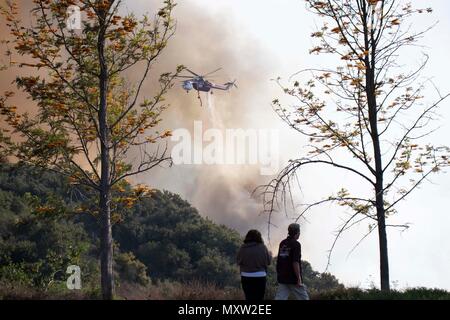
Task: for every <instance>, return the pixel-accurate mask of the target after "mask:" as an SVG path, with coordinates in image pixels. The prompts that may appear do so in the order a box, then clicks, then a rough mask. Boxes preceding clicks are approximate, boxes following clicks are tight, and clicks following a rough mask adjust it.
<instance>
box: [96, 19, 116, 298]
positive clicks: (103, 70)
mask: <svg viewBox="0 0 450 320" xmlns="http://www.w3.org/2000/svg"><path fill="white" fill-rule="evenodd" d="M101 16H102V17H101V18H100V19H101V27H100V30H99V35H98V42H97V46H98V47H97V50H98V56H99V63H100V75H99V89H100V90H99V93H100V96H99V108H98V119H99V131H100V159H101V177H100V201H99V205H100V217H101V218H100V221H101V227H100V228H101V232H100V243H101V259H100V265H101V266H100V269H101V284H102V296H103V299H105V300H111V299H113V296H114V274H113V241H112V232H111V181H110V178H111V177H110V175H111V169H110V157H109V145H110V141H109V140H110V134H109V126H108V117H107V115H108V112H107V111H108V110H107V107H108V105H107V93H108V67H107V64H106V59H105V53H104V49H105V29H106V26H105V25H102V22H103V23H104V21H105V17H106V11H105V12H103V14H101Z"/></svg>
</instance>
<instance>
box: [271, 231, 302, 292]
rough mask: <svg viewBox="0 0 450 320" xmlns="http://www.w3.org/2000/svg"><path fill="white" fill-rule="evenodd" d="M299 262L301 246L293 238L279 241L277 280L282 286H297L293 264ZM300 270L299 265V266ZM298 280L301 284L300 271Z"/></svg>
mask: <svg viewBox="0 0 450 320" xmlns="http://www.w3.org/2000/svg"><path fill="white" fill-rule="evenodd" d="M295 261H301V245H300V243H299V242H298V241H297V240H295V239H294V238H293V237H287V238H286V239H284V240H283V241H281V243H280V246H279V248H278V257H277V280H278V283H283V284H297V282H298V279H297V276H296V275H295V270H294V266H293V262H295ZM300 268H301V264H300ZM300 279H301V281H302V282H303V276H302V272H301V270H300Z"/></svg>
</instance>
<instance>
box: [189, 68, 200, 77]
mask: <svg viewBox="0 0 450 320" xmlns="http://www.w3.org/2000/svg"><path fill="white" fill-rule="evenodd" d="M186 70H187V71H189V72H190V73H192V74H193V75H194V76H196V77H200V75H198V74H196V73H195V72H194V71H191V70H189V69H188V68H186Z"/></svg>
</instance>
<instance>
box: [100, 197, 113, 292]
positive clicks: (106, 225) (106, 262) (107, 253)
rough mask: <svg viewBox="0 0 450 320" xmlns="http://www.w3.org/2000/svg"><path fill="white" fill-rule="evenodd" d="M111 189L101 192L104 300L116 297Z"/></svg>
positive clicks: (101, 262) (101, 261) (101, 247)
mask: <svg viewBox="0 0 450 320" xmlns="http://www.w3.org/2000/svg"><path fill="white" fill-rule="evenodd" d="M110 200H111V199H110V194H109V191H107V192H106V193H105V192H101V195H100V212H101V233H100V250H101V258H100V269H101V285H102V297H103V299H104V300H112V299H113V297H114V274H113V241H112V232H111V209H110V204H109V203H110Z"/></svg>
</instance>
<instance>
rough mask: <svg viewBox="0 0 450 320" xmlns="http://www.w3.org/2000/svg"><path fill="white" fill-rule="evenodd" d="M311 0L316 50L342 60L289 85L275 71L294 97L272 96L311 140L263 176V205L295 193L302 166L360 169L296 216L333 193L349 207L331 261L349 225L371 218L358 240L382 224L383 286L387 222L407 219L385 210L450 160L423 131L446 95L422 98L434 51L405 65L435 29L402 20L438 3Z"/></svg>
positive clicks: (384, 284) (385, 284) (385, 281)
mask: <svg viewBox="0 0 450 320" xmlns="http://www.w3.org/2000/svg"><path fill="white" fill-rule="evenodd" d="M306 5H307V8H308V9H309V10H310V11H312V12H313V13H315V14H317V15H318V16H319V17H320V18H321V19H323V20H324V23H323V25H322V26H321V27H320V28H319V29H318V30H317V31H316V32H314V33H312V35H311V36H312V37H313V38H314V39H317V40H318V44H317V45H316V46H314V48H313V49H311V50H310V53H311V54H328V55H329V56H331V57H332V58H337V59H336V61H338V60H339V61H340V62H337V64H336V66H333V67H330V68H318V69H307V70H302V71H300V72H297V73H296V74H295V75H293V77H296V78H297V79H296V80H295V82H294V83H293V85H289V86H286V85H283V84H282V83H281V81H280V79H278V81H277V82H278V84H279V85H280V86H281V88H282V89H283V90H284V92H285V93H286V94H287V95H289V96H290V97H293V98H294V99H295V101H296V104H295V106H294V107H292V108H288V107H283V106H282V103H281V102H280V100H279V99H275V100H274V101H273V105H274V109H275V111H276V112H277V113H278V115H279V116H280V117H281V118H282V119H283V120H284V121H285V122H286V123H287V124H288V125H289V126H290V127H292V128H293V129H295V130H297V131H298V132H299V133H301V134H302V135H304V136H306V137H308V139H309V141H310V145H309V146H308V147H309V150H308V151H307V154H306V155H305V156H304V157H302V158H300V159H296V160H292V161H290V163H289V164H288V166H287V167H285V168H284V169H283V170H282V171H281V172H280V173H279V175H278V176H277V177H276V178H275V179H273V180H272V181H271V182H270V183H269V184H268V185H266V186H263V188H264V203H265V206H266V210H267V211H268V212H269V217H270V216H271V214H272V213H273V212H274V211H275V210H276V209H277V207H278V203H280V202H279V200H280V198H281V200H283V199H286V197H289V195H290V194H291V182H292V180H293V179H294V178H295V177H296V175H297V173H298V172H299V171H300V170H304V169H306V168H309V167H311V166H313V165H317V166H327V167H330V168H333V169H336V170H338V171H341V172H347V173H349V174H351V175H354V176H355V177H357V179H360V180H361V185H360V186H361V187H360V188H358V190H354V192H350V191H349V190H348V189H347V188H342V189H341V190H339V191H338V192H337V193H336V194H334V195H331V196H329V197H325V198H323V199H322V200H319V201H317V202H314V203H312V204H308V205H305V206H304V208H303V210H302V211H301V212H300V213H299V216H298V218H299V217H301V216H303V215H304V214H306V213H307V212H308V211H310V209H311V208H313V207H315V206H317V205H320V204H323V203H328V202H331V203H337V204H338V205H340V206H343V207H347V208H349V209H350V210H351V213H350V215H349V217H348V218H346V220H345V222H344V223H343V225H342V226H340V228H339V230H338V232H337V235H336V237H335V240H334V242H333V244H332V247H331V250H330V253H329V256H328V263H329V262H330V257H331V253H332V251H333V249H334V246H335V244H336V241H337V240H338V239H339V237H340V236H341V235H342V233H343V232H345V231H346V230H348V229H349V228H351V227H352V226H354V225H358V224H359V223H360V222H362V221H369V231H368V233H367V234H366V235H365V236H364V237H363V238H362V239H361V241H362V240H363V239H364V238H365V237H367V236H368V235H369V234H370V233H371V232H373V231H374V230H377V231H378V243H379V256H380V280H381V289H382V290H386V291H388V290H389V289H390V283H389V263H388V244H387V233H386V229H387V227H389V226H391V227H400V228H407V227H408V225H407V224H404V225H393V224H387V222H386V219H387V218H388V217H390V216H391V215H393V214H394V213H395V212H396V207H397V204H398V203H399V202H400V201H402V200H403V199H405V197H407V196H408V195H410V194H411V192H412V191H413V190H415V189H416V188H417V187H418V186H419V185H420V184H421V183H422V182H424V181H426V180H427V179H428V178H429V177H430V175H431V174H433V173H437V172H439V171H440V170H441V168H443V167H446V166H448V165H449V155H448V154H449V148H448V147H446V146H434V145H432V144H430V143H426V142H425V141H424V140H425V138H426V137H427V136H428V134H429V133H430V132H431V131H433V129H432V128H430V126H429V124H430V123H431V121H432V120H433V118H434V116H435V109H436V107H437V106H438V104H439V103H441V102H442V101H443V100H444V99H445V98H447V97H448V96H449V95H448V94H447V95H441V94H440V93H439V92H438V95H439V97H438V98H436V100H435V101H434V102H432V103H429V104H425V103H424V102H422V101H423V98H424V96H423V91H424V84H425V83H424V82H421V81H420V78H419V76H420V72H421V71H422V69H423V68H424V67H425V64H426V62H427V60H428V56H425V57H424V61H423V63H421V64H420V65H419V66H418V67H417V68H416V69H414V70H412V71H410V72H406V73H404V72H403V71H404V70H403V69H402V68H401V67H400V66H399V61H400V60H401V59H402V58H403V57H405V56H406V55H408V53H406V52H405V49H409V48H412V47H413V46H415V45H417V41H418V40H419V39H420V38H421V37H423V35H424V34H425V32H426V31H428V30H429V29H428V30H425V31H422V32H417V33H414V32H412V31H410V30H409V29H407V28H404V25H405V24H407V23H408V19H409V18H411V17H412V16H413V15H414V14H417V13H427V12H432V10H431V9H430V8H426V9H414V8H413V7H412V6H411V5H410V4H404V3H402V2H399V1H395V0H343V1H336V0H325V1H317V0H306ZM301 76H307V79H306V80H304V81H303V80H301V78H300V77H301ZM345 154H346V155H347V156H349V157H345ZM343 183H346V182H345V181H343ZM359 243H360V242H358V243H357V245H359ZM357 245H356V246H357ZM356 246H355V247H356Z"/></svg>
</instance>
